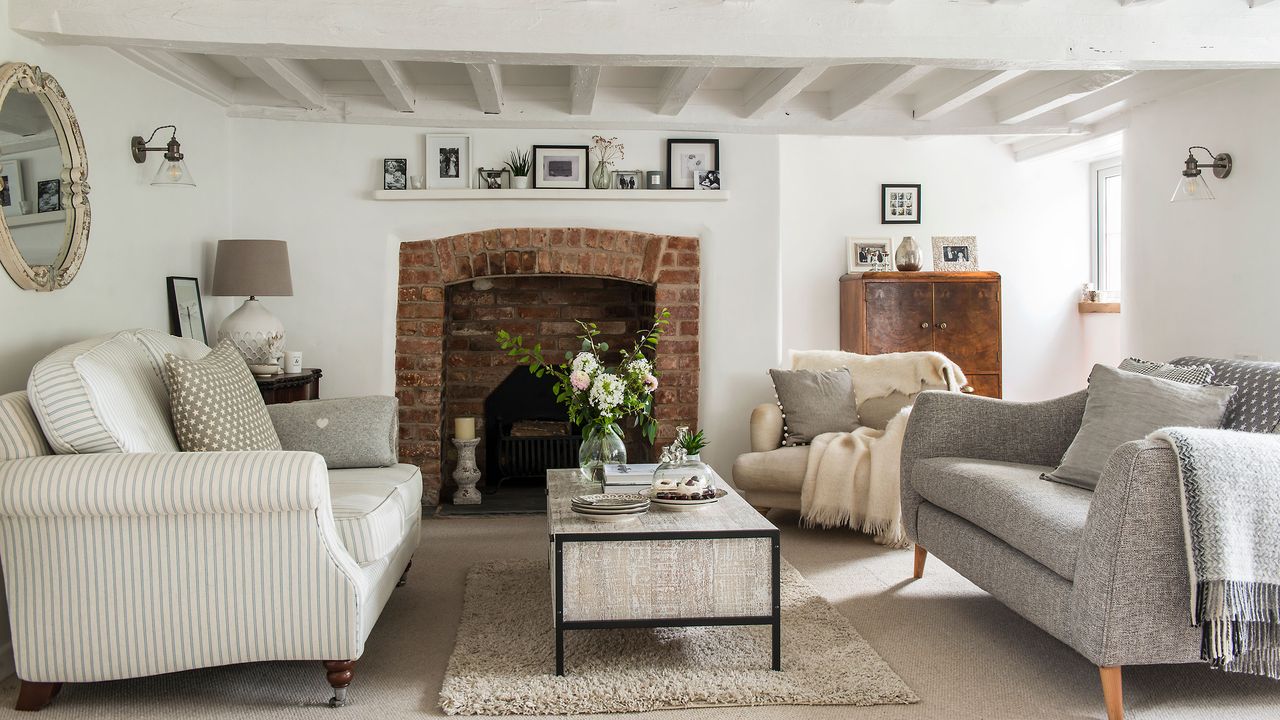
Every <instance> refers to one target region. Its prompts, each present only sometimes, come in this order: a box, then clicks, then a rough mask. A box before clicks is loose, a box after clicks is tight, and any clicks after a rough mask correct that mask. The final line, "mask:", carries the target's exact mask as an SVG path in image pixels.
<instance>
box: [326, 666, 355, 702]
mask: <svg viewBox="0 0 1280 720" xmlns="http://www.w3.org/2000/svg"><path fill="white" fill-rule="evenodd" d="M324 670H325V679H326V680H328V681H329V686H330V687H332V688H333V697H332V698H331V699H330V700H329V707H335V708H339V707H342V706H343V705H346V704H347V686H348V685H350V684H351V680H352V679H353V678H354V677H355V676H356V661H355V660H325V661H324Z"/></svg>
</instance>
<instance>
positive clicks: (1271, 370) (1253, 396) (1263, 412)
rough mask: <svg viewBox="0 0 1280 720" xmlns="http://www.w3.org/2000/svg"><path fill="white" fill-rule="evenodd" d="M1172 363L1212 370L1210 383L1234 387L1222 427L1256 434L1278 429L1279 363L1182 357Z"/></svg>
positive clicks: (1279, 428)
mask: <svg viewBox="0 0 1280 720" xmlns="http://www.w3.org/2000/svg"><path fill="white" fill-rule="evenodd" d="M1173 362H1174V363H1176V364H1178V365H1208V366H1209V367H1211V368H1213V379H1214V382H1216V383H1222V384H1223V385H1235V386H1236V394H1235V395H1234V396H1232V398H1231V404H1230V405H1228V406H1227V415H1226V417H1224V418H1223V419H1222V426H1223V427H1224V428H1227V429H1228V430H1243V431H1245V432H1260V433H1266V432H1275V431H1277V430H1280V363H1275V362H1263V361H1259V360H1224V359H1220V358H1201V357H1183V358H1178V359H1177V360H1174V361H1173Z"/></svg>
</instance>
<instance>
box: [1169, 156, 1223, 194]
mask: <svg viewBox="0 0 1280 720" xmlns="http://www.w3.org/2000/svg"><path fill="white" fill-rule="evenodd" d="M1196 150H1203V151H1205V152H1207V153H1209V156H1210V157H1212V158H1213V162H1200V161H1199V160H1196V154H1195V151H1196ZM1204 168H1211V169H1212V170H1213V176H1214V177H1216V178H1218V179H1223V178H1226V177H1227V176H1229V175H1230V174H1231V155H1230V154H1229V153H1219V154H1217V155H1214V154H1213V151H1212V150H1210V149H1209V148H1207V147H1204V146H1203V145H1195V146H1192V147H1189V148H1187V161H1186V163H1185V167H1184V168H1183V170H1182V179H1181V180H1179V181H1178V187H1176V188H1174V189H1173V197H1171V198H1169V202H1183V201H1185V200H1212V199H1213V191H1212V190H1210V189H1209V183H1207V182H1205V181H1204V178H1202V177H1201V176H1200V172H1201V170H1203V169H1204Z"/></svg>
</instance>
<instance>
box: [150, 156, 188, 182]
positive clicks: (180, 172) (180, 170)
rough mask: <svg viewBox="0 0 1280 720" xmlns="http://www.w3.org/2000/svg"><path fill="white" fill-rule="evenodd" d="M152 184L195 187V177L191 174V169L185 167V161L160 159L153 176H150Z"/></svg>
mask: <svg viewBox="0 0 1280 720" xmlns="http://www.w3.org/2000/svg"><path fill="white" fill-rule="evenodd" d="M151 184H152V185H164V186H174V187H195V186H196V181H195V178H194V177H192V175H191V170H190V169H189V168H188V167H187V161H186V160H185V159H183V160H165V159H163V158H162V159H161V160H160V167H159V168H158V169H157V170H156V174H155V177H153V178H151Z"/></svg>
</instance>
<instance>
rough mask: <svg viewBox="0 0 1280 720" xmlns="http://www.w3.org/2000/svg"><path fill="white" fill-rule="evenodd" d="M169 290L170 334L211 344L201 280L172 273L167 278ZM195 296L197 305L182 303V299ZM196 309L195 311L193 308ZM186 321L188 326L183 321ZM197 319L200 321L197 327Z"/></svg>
mask: <svg viewBox="0 0 1280 720" xmlns="http://www.w3.org/2000/svg"><path fill="white" fill-rule="evenodd" d="M165 283H166V284H167V286H168V290H169V334H170V335H174V336H177V337H184V338H189V339H191V340H198V341H200V342H202V343H204V344H205V345H208V344H209V335H208V332H207V331H206V330H205V325H204V301H203V300H201V299H200V281H199V280H198V279H196V278H193V277H182V276H180V275H170V276H169V277H167V278H165ZM192 297H194V299H195V305H194V308H192V306H191V303H189V302H188V303H185V304H180V303H181V300H182V299H189V298H192ZM193 309H194V311H195V312H194V313H193V312H192V310H193ZM184 320H185V321H186V328H185V329H184V327H183V321H184ZM196 320H199V321H200V324H199V327H198V328H197V327H196V322H195V321H196Z"/></svg>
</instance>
